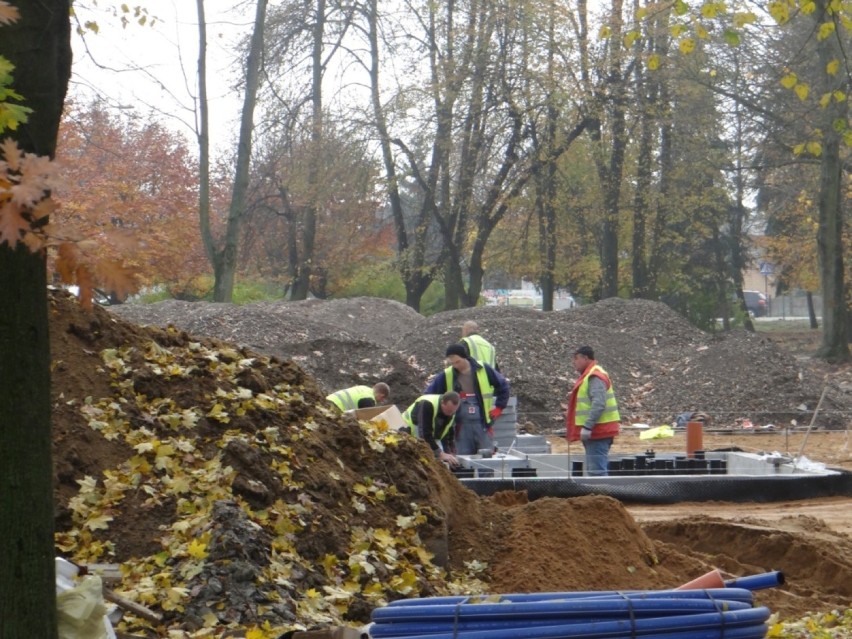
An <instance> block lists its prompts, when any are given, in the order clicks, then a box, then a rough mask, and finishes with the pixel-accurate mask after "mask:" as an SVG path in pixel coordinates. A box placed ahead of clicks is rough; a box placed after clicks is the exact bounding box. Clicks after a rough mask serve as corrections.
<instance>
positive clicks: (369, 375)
mask: <svg viewBox="0 0 852 639" xmlns="http://www.w3.org/2000/svg"><path fill="white" fill-rule="evenodd" d="M111 310H112V311H113V312H115V313H116V314H118V315H120V316H121V317H123V318H124V319H127V320H130V321H131V322H134V323H138V324H143V325H146V324H147V325H155V326H167V325H170V324H171V325H174V326H175V327H177V328H180V329H183V330H186V331H188V332H189V333H191V334H195V335H200V336H209V337H215V338H219V339H224V340H228V341H232V342H236V343H238V344H241V345H245V346H248V347H250V348H252V349H254V350H257V351H259V352H261V353H265V354H269V355H275V356H277V357H281V358H285V359H293V360H294V361H296V362H297V363H299V364H300V365H301V366H302V367H304V368H305V369H307V370H308V371H309V372H310V373H311V374H312V375H313V376H314V377H315V378H316V379H317V381H318V382H319V384H320V385H321V386H322V387H323V388H324V389H325V390H326V391H327V392H332V391H334V390H337V389H339V388H343V387H346V386H350V385H352V384H368V385H370V384H373V383H375V382H376V381H386V382H388V383H389V384H390V385H391V389H392V401H393V402H394V403H396V404H397V405H399V406H400V407H401V408H404V407H405V406H407V405H408V404H409V403H410V402H411V401H413V400H414V399H415V398H416V397H417V395H418V394H419V393H420V392H421V389H423V388H424V387H425V385H426V383H427V380H428V378H429V377H430V376H431V375H433V374H434V373H436V372H437V371H439V370H441V369H442V368H443V367H444V366H445V363H444V357H443V355H444V351H445V349H446V347H447V345H449V344H451V343H453V342H455V341H457V340H458V339H459V338H460V336H461V325H462V323H463V322H464V321H465V320H468V319H473V320H476V321H477V322H478V324H479V326H480V333H481V334H482V335H483V336H484V337H486V338H487V339H488V340H489V341H491V342H492V343H493V344H494V345H495V346H496V348H497V361H498V364H499V366H500V369H501V371H502V372H503V373H504V374H505V375H506V376H507V377H508V378H509V380H510V382H511V385H512V393H513V395H516V396H517V397H518V412H519V421H520V422H521V423H528V422H529V423H530V427H531V428H532V427H535V428H536V429H538V430H539V431H543V432H551V431H558V430H559V429H560V428H561V427H562V420H563V414H564V404H565V401H566V398H567V395H568V392H569V390H570V388H571V385H572V383H573V380H574V378H575V374H574V371H573V368H572V367H571V354H572V353H573V351H574V349H575V348H576V347H577V346H580V345H583V344H588V345H590V346H592V347H593V348H594V349H595V351H596V354H597V357H598V360H599V361H600V363H601V364H602V365H603V366H604V368H606V369H607V371H608V372H609V373H610V375H611V376H612V378H613V382H614V384H615V388H616V394H617V396H618V398H619V403H620V405H621V408H622V414H623V417H624V419H625V421H626V422H643V423H650V424H652V425H658V424H662V423H671V422H672V420H673V419H674V417H675V416H676V415H677V414H679V413H681V412H685V411H689V410H700V411H703V412H705V413H708V414H709V415H710V416H711V419H712V423H713V425H714V426H715V427H717V428H729V427H730V428H736V427H740V426H742V424H744V423H748V421H750V422H751V423H753V424H754V425H755V426H758V427H759V426H766V425H769V424H774V425H776V426H787V425H789V424H790V423H791V421H792V420H796V421H797V422H798V423H799V424H807V423H808V422H809V421H810V416H811V414H812V411H813V410H814V408H815V407H816V405H817V403H818V401H819V398H820V395H821V393H822V390H823V381H822V380H820V379H817V378H815V377H813V376H811V375H810V374H808V372H807V371H806V369H805V368H803V365H802V363H801V362H799V361H797V360H796V359H795V358H794V357H792V356H791V355H789V354H788V353H786V352H785V351H783V350H782V349H781V348H779V347H778V346H777V345H776V344H775V343H773V342H772V341H770V340H769V339H767V338H765V337H761V336H760V335H755V334H751V333H747V332H746V331H732V332H730V333H728V334H724V335H721V336H720V335H712V334H709V333H705V332H703V331H701V330H699V329H696V328H695V327H693V326H692V325H690V324H689V323H688V322H687V321H686V320H684V319H683V318H682V317H681V316H680V315H678V314H677V313H676V312H674V311H673V310H672V309H670V308H669V307H668V306H666V305H664V304H661V303H658V302H651V301H647V300H624V299H608V300H604V301H602V302H598V303H596V304H590V305H587V306H582V307H578V308H575V309H572V310H565V311H556V312H552V313H542V312H540V311H536V310H532V309H526V308H517V307H498V306H489V307H478V308H473V309H462V310H454V311H447V312H444V313H438V314H435V315H432V316H430V317H423V316H421V315H420V314H418V313H416V312H415V311H413V310H411V309H410V308H409V307H407V306H405V305H403V304H400V303H398V302H394V301H389V300H382V299H374V298H352V299H338V300H331V301H323V300H309V301H306V302H264V303H257V304H249V305H243V306H236V305H231V304H211V303H205V302H193V303H189V302H176V301H167V302H159V303H157V304H150V305H122V306H116V307H113V308H112V309H111ZM849 415H852V395H851V394H850V393H849V392H843V391H840V390H837V389H832V390H830V392H829V393H828V394H827V396H826V399H825V401H824V403H823V406H822V407H821V414H820V420H819V422H818V424H817V425H819V426H825V427H842V426H843V425H844V424H845V420H846V419H848V417H849ZM746 420H748V421H746Z"/></svg>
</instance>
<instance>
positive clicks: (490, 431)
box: [485, 426, 494, 438]
mask: <svg viewBox="0 0 852 639" xmlns="http://www.w3.org/2000/svg"><path fill="white" fill-rule="evenodd" d="M485 432H486V433H488V436H489V437H492V438H493V437H494V429H493V428H491V426H489V427H488V428H486V429H485Z"/></svg>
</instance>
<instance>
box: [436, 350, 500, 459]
mask: <svg viewBox="0 0 852 639" xmlns="http://www.w3.org/2000/svg"><path fill="white" fill-rule="evenodd" d="M446 358H447V363H448V364H449V366H448V367H447V368H446V369H444V370H443V371H441V372H440V373H438V374H437V375H435V377H434V378H433V379H432V381H431V382H429V385H428V386H427V387H426V391H425V393H426V394H427V395H428V394H432V393H439V394H443V393H446V392H447V391H456V392H457V393H458V394H459V396H460V397H461V403H460V404H459V408H458V411H457V412H456V454H457V455H475V454H476V453H477V452H479V451H480V450H484V449H488V450H492V449H493V448H494V439H493V437H494V433H493V431H492V429H491V424H492V422H493V421H494V420H495V419H497V418H498V417H500V415H501V414H502V413H503V409H505V408H506V405H507V404H508V403H509V392H510V388H509V380H507V379H506V378H505V377H503V375H501V374H500V373H499V372H497V371H495V370H494V369H493V368H491V366H489V365H488V364H483V363H480V362H478V361H477V360H475V359H473V358H472V357H469V356H468V354H467V351H466V350H465V348H464V346H462V345H461V344H450V345H449V346H448V347H447V351H446Z"/></svg>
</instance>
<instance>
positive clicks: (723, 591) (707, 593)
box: [386, 588, 753, 608]
mask: <svg viewBox="0 0 852 639" xmlns="http://www.w3.org/2000/svg"><path fill="white" fill-rule="evenodd" d="M599 597H618V598H624V597H628V598H630V599H661V598H668V599H737V600H742V601H747V602H749V603H751V601H752V598H753V597H752V594H751V590H748V589H745V588H708V589H706V590H586V591H576V592H524V593H511V594H505V595H472V596H469V597H460V596H454V597H423V598H416V597H415V598H412V599H397V600H396V601H392V602H391V603H389V604H388V605H387V606H386V607H392V608H396V607H400V606H438V605H454V606H455V605H458V604H476V605H482V604H489V603H505V602H515V603H521V602H527V601H564V600H570V599H594V598H599Z"/></svg>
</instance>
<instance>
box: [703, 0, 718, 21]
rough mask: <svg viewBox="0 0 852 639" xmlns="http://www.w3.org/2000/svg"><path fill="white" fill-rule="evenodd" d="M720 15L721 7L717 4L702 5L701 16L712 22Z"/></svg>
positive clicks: (706, 3)
mask: <svg viewBox="0 0 852 639" xmlns="http://www.w3.org/2000/svg"><path fill="white" fill-rule="evenodd" d="M718 14H719V7H718V4H717V3H716V2H705V3H704V4H703V5H701V15H702V16H704V17H705V18H707V19H708V20H711V19H713V18H715V17H716V16H717V15H718Z"/></svg>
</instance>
